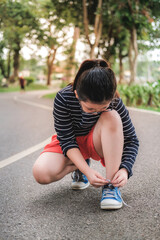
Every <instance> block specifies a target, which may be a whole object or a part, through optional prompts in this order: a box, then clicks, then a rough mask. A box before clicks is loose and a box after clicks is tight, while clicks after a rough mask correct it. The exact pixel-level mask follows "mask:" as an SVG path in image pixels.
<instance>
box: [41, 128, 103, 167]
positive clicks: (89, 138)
mask: <svg viewBox="0 0 160 240" xmlns="http://www.w3.org/2000/svg"><path fill="white" fill-rule="evenodd" d="M93 130H94V127H93V128H92V129H91V131H90V132H89V133H88V134H87V135H85V136H80V137H76V141H77V144H78V146H79V149H80V152H81V154H82V155H83V157H84V159H87V158H93V159H94V160H96V161H101V163H102V165H103V166H105V163H104V158H101V157H100V156H99V155H98V153H97V152H96V150H95V148H94V144H93ZM44 152H54V153H61V154H63V152H62V149H61V146H60V143H59V140H58V139H57V135H53V136H52V140H51V142H50V143H49V144H47V145H46V146H45V147H44V150H43V152H42V153H44ZM42 153H41V154H42Z"/></svg>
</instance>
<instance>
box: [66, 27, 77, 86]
mask: <svg viewBox="0 0 160 240" xmlns="http://www.w3.org/2000/svg"><path fill="white" fill-rule="evenodd" d="M79 34H80V29H79V27H75V28H74V34H73V42H72V46H71V54H70V56H69V70H68V77H67V81H68V82H72V81H73V76H74V75H75V69H76V66H75V53H76V45H77V41H78V39H79Z"/></svg>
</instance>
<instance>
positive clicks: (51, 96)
mask: <svg viewBox="0 0 160 240" xmlns="http://www.w3.org/2000/svg"><path fill="white" fill-rule="evenodd" d="M56 94H57V93H50V94H46V95H44V96H43V97H44V98H50V99H54V98H55V96H56Z"/></svg>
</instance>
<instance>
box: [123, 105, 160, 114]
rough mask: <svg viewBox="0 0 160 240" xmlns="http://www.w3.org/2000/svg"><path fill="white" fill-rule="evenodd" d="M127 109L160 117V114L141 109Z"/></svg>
mask: <svg viewBox="0 0 160 240" xmlns="http://www.w3.org/2000/svg"><path fill="white" fill-rule="evenodd" d="M127 109H128V110H132V111H136V112H142V113H149V114H154V115H159V116H160V112H154V111H150V110H145V109H139V108H134V107H127Z"/></svg>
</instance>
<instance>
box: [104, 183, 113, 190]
mask: <svg viewBox="0 0 160 240" xmlns="http://www.w3.org/2000/svg"><path fill="white" fill-rule="evenodd" d="M104 188H109V189H114V186H113V185H112V183H108V184H106V185H104Z"/></svg>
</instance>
